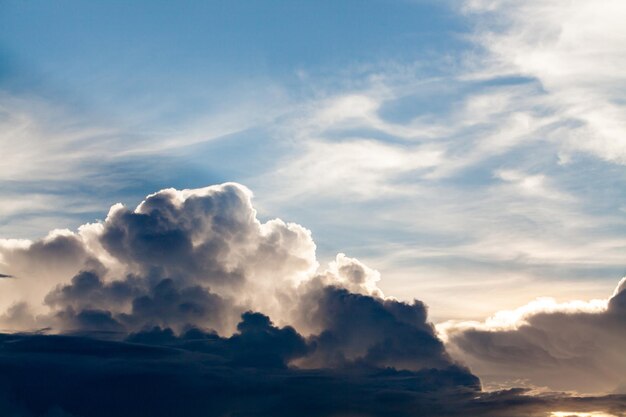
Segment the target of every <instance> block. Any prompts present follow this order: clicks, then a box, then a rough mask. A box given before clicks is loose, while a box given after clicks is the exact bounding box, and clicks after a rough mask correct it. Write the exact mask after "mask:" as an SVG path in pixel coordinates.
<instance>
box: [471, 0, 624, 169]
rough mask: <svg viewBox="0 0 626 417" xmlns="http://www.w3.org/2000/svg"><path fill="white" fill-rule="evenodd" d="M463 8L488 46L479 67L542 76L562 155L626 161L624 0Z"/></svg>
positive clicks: (489, 4) (559, 0)
mask: <svg viewBox="0 0 626 417" xmlns="http://www.w3.org/2000/svg"><path fill="white" fill-rule="evenodd" d="M465 8H466V11H467V12H469V16H471V17H472V18H474V20H475V22H477V27H478V33H477V34H476V35H475V39H476V40H477V41H478V43H479V44H480V45H482V46H483V47H484V48H485V50H486V52H487V57H484V58H483V59H482V61H481V65H482V68H481V69H479V72H482V73H483V74H485V75H488V76H493V75H494V74H500V75H519V76H525V77H532V78H534V79H536V80H538V81H539V82H540V83H541V85H542V87H543V89H544V91H545V94H543V95H542V97H540V99H541V100H542V101H543V102H544V103H545V105H547V106H548V107H550V108H552V109H553V110H554V111H555V114H556V115H558V118H559V119H560V123H559V124H560V128H559V129H557V130H554V131H553V132H552V133H551V134H550V136H551V138H552V140H555V141H558V142H559V144H560V146H561V152H562V153H563V154H564V155H568V154H571V153H580V152H582V153H588V154H591V155H594V156H596V157H599V158H602V159H604V160H607V161H611V162H613V163H617V164H622V165H623V164H624V163H626V142H625V141H624V132H625V131H626V125H624V122H623V114H624V111H625V110H626V109H625V108H624V105H623V103H622V100H621V97H620V95H621V94H620V91H622V90H623V88H624V85H625V84H626V78H625V77H624V73H623V71H621V68H622V67H623V66H624V63H625V62H626V54H625V53H624V49H623V48H622V47H621V45H622V44H623V42H624V40H625V39H626V31H624V28H623V25H621V22H622V21H623V19H624V17H625V16H626V7H625V6H624V3H623V2H621V1H619V0H610V1H605V2H603V3H602V5H598V4H595V3H593V2H589V1H586V0H575V1H568V0H549V1H541V0H532V1H526V2H523V3H521V2H514V1H509V0H503V1H480V0H479V1H476V0H471V1H466V2H465ZM564 121H570V123H569V124H567V123H563V122H564Z"/></svg>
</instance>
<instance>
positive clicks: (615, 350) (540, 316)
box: [447, 280, 626, 393]
mask: <svg viewBox="0 0 626 417" xmlns="http://www.w3.org/2000/svg"><path fill="white" fill-rule="evenodd" d="M625 282H626V280H622V281H621V282H620V285H619V286H618V288H617V289H616V291H615V293H614V294H613V296H612V297H611V298H610V299H609V300H608V302H606V303H605V304H604V306H602V305H598V306H595V307H594V308H591V306H592V305H591V303H588V304H585V303H579V304H578V305H576V304H572V303H570V305H569V306H568V305H558V304H556V305H548V306H547V307H541V304H539V305H537V306H536V307H534V308H530V309H529V310H528V312H526V313H525V314H524V316H523V318H521V319H518V323H517V324H516V325H515V326H513V327H503V326H499V325H495V324H491V326H490V325H489V324H478V323H476V324H456V325H453V326H452V327H451V328H448V329H447V332H448V336H449V338H450V342H449V347H450V348H451V349H452V351H453V352H454V353H455V354H456V355H457V356H458V357H460V358H463V360H464V361H466V362H467V363H469V364H470V365H471V367H472V369H474V370H475V371H477V372H479V374H480V375H483V376H485V378H486V379H487V380H488V381H489V382H493V383H494V384H497V383H508V384H510V383H512V382H513V381H514V380H515V379H517V380H518V383H519V381H524V380H525V381H526V382H527V383H529V384H531V385H534V386H538V387H542V386H549V387H551V388H553V389H560V390H575V391H578V392H586V393H589V392H611V391H620V390H622V389H623V388H621V387H623V386H624V382H626V379H625V377H624V375H626V357H625V356H624V350H625V349H626V291H624V286H625V285H624V283H625ZM596 304H599V303H596Z"/></svg>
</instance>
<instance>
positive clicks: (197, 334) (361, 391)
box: [0, 183, 624, 417]
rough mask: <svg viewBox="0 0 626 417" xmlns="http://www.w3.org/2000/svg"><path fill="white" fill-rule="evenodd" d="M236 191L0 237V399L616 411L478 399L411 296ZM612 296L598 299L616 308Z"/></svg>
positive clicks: (502, 397)
mask: <svg viewBox="0 0 626 417" xmlns="http://www.w3.org/2000/svg"><path fill="white" fill-rule="evenodd" d="M251 197H252V195H251V193H250V191H249V190H248V189H246V188H245V187H243V186H240V185H238V184H234V183H227V184H222V185H218V186H211V187H206V188H202V189H196V190H182V191H179V190H174V189H167V190H162V191H160V192H157V193H155V194H152V195H149V196H148V197H146V199H145V200H144V201H143V202H142V203H141V204H139V205H138V206H137V207H136V208H135V209H134V210H130V209H128V208H126V207H124V206H122V205H120V204H117V205H114V206H113V207H112V208H111V210H110V211H109V213H108V215H107V217H106V219H105V220H104V221H103V222H99V223H93V224H87V225H84V226H81V227H80V228H79V229H78V231H77V232H72V231H67V230H62V231H59V230H57V231H53V232H51V233H50V234H49V235H48V236H46V237H45V238H43V239H40V240H37V241H34V242H31V241H15V240H3V241H0V256H1V258H0V261H1V265H0V268H1V269H2V271H7V272H6V274H5V275H9V274H10V275H14V276H15V277H16V278H15V279H11V280H2V282H0V285H3V286H5V287H4V288H3V289H4V290H6V291H3V294H9V298H6V299H4V300H3V301H5V308H4V312H3V313H2V314H1V315H0V324H1V327H2V328H3V329H4V331H5V332H6V331H11V333H8V332H7V333H5V334H0V407H2V409H3V410H8V411H7V412H11V413H12V414H11V415H13V416H20V417H22V416H24V417H30V416H54V415H56V416H75V417H81V416H82V417H87V416H89V417H90V416H95V417H97V416H109V415H117V416H139V415H146V416H147V415H150V416H165V415H173V414H177V415H189V416H193V415H202V416H213V415H215V416H223V415H249V416H252V415H255V416H267V415H272V416H281V415H294V414H298V415H310V416H328V415H359V416H360V415H363V416H366V415H367V416H383V415H390V414H393V415H399V416H403V415H407V416H408V415H415V413H416V412H418V413H419V414H420V415H424V416H446V415H449V416H457V415H458V416H461V415H468V413H469V414H471V415H476V416H481V415H485V416H499V415H504V414H502V413H503V412H506V414H505V415H508V416H510V415H520V416H521V415H524V416H529V415H531V416H532V415H537V416H539V415H545V411H546V410H548V409H549V407H553V406H555V405H554V404H561V403H563V404H567V405H568V408H567V409H572V410H589V409H591V408H590V407H597V406H600V407H601V409H603V410H604V409H607V410H608V409H611V408H615V407H617V408H620V407H622V408H623V405H624V398H623V397H620V396H616V397H614V398H613V397H611V398H609V399H607V398H605V397H602V398H600V397H599V398H596V399H593V401H592V402H591V403H590V404H585V405H580V404H577V403H576V401H577V399H576V398H575V397H568V396H563V395H556V394H555V395H554V396H553V397H552V398H551V399H550V401H547V400H545V399H541V400H539V399H537V398H534V397H530V396H528V395H527V392H526V391H523V390H513V391H502V392H499V393H483V392H481V383H480V380H479V379H478V377H476V376H475V375H474V374H473V373H472V372H471V371H470V370H469V369H467V368H466V367H465V366H463V365H461V364H460V363H458V362H456V361H455V360H454V359H453V358H452V357H451V356H450V354H449V353H448V352H447V350H446V347H445V345H444V343H443V342H442V341H441V340H440V339H439V337H438V336H437V333H436V331H435V328H434V326H433V325H432V324H430V323H429V322H428V319H427V309H426V306H425V305H424V304H423V303H422V302H421V301H418V300H414V301H412V302H410V303H407V302H401V301H398V300H396V299H394V298H391V297H385V295H384V294H383V292H382V291H381V290H380V289H379V288H378V286H377V283H378V281H379V280H380V274H379V273H378V272H377V271H375V270H373V269H371V268H369V267H368V266H366V265H365V264H363V263H362V262H360V261H358V260H357V259H354V258H350V257H348V256H346V255H344V254H338V255H337V257H336V258H335V260H334V261H332V262H331V263H330V264H329V265H328V267H327V268H325V269H323V268H319V264H318V262H317V259H316V255H315V244H314V242H313V240H312V238H311V233H310V232H309V231H308V230H306V229H305V228H303V227H301V226H299V225H297V224H292V223H285V222H283V221H281V220H278V219H275V220H270V221H267V222H265V223H262V222H260V221H259V220H258V219H257V216H256V211H255V209H254V208H253V206H252V204H251ZM622 286H623V285H622ZM620 288H621V287H620ZM619 294H621V293H619ZM619 294H618V295H619ZM618 295H616V296H615V297H614V298H613V299H612V301H611V302H610V303H609V309H617V310H619V311H622V310H624V306H622V305H621V304H620V303H621V302H618V301H613V300H618V298H616V297H618ZM7 299H8V300H9V301H10V302H9V303H6V300H7ZM516 413H517V414H516Z"/></svg>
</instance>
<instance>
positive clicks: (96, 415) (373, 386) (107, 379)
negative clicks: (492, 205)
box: [0, 313, 626, 417]
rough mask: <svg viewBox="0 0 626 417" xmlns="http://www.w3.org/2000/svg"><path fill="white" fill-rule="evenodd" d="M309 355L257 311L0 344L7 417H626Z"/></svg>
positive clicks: (601, 402) (427, 372) (614, 406)
mask: <svg viewBox="0 0 626 417" xmlns="http://www.w3.org/2000/svg"><path fill="white" fill-rule="evenodd" d="M308 349H311V345H308V346H307V343H306V341H305V340H304V338H302V337H301V336H300V335H298V334H297V333H296V332H295V330H293V329H292V328H288V327H287V328H277V327H275V326H273V325H272V324H271V323H270V321H269V319H268V318H267V317H265V316H263V315H260V314H258V313H246V314H244V315H243V318H242V321H241V323H240V325H239V331H238V332H237V333H236V334H235V335H233V336H231V337H229V338H224V337H220V336H218V335H217V334H215V333H206V332H203V331H200V330H197V329H190V330H188V331H187V332H185V333H183V334H182V335H180V336H176V335H175V334H174V333H173V332H172V331H171V330H168V329H165V330H163V329H158V328H156V329H152V330H150V331H146V332H141V333H136V334H132V335H130V336H128V337H127V339H126V340H125V341H105V340H98V339H94V338H87V337H76V336H46V335H25V334H13V335H1V336H0V408H2V409H3V411H5V412H7V413H9V414H7V415H9V416H12V417H35V416H52V415H71V416H76V417H105V416H106V417H109V416H116V417H126V416H128V417H142V416H146V417H161V416H174V415H176V416H185V417H194V416H202V417H211V416H226V415H228V416H259V417H260V416H272V417H281V416H294V415H298V416H311V417H313V416H319V417H323V416H398V417H402V416H407V417H408V416H417V415H418V416H423V417H430V416H432V417H435V416H437V417H445V416H473V417H481V416H485V417H487V416H492V417H505V416H507V417H522V416H524V417H535V416H537V417H539V416H542V417H543V416H546V415H549V413H548V412H549V411H551V410H563V409H566V410H573V411H581V412H582V411H590V410H605V411H610V412H613V413H615V415H623V414H620V413H621V412H622V411H623V410H624V409H625V407H626V398H625V397H624V396H608V397H600V398H598V397H590V398H576V397H567V396H564V395H561V394H551V395H547V394H546V395H544V396H542V397H533V396H529V395H525V394H526V392H525V391H523V390H509V391H503V392H497V393H481V392H480V391H479V388H478V386H477V379H476V378H475V377H472V376H471V374H468V373H467V372H466V371H464V370H463V369H460V368H458V367H454V366H451V367H449V368H446V369H423V370H420V371H399V370H396V369H393V368H371V367H366V366H352V367H349V368H335V369H330V368H326V369H296V368H292V367H288V366H287V362H288V361H289V360H290V359H292V358H295V357H298V356H301V355H306V354H307V353H308ZM2 399H4V403H3V402H2ZM54 413H59V414H54ZM60 413H63V414H60Z"/></svg>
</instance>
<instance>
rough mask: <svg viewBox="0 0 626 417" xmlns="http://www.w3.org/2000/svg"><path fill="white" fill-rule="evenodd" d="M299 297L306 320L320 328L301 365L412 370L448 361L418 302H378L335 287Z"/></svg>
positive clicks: (373, 298)
mask: <svg viewBox="0 0 626 417" xmlns="http://www.w3.org/2000/svg"><path fill="white" fill-rule="evenodd" d="M304 300H305V303H308V306H309V308H308V309H307V310H306V311H307V313H308V314H310V315H311V316H310V319H311V320H312V321H313V322H314V323H317V324H318V325H319V326H320V327H321V328H322V329H323V330H322V332H321V333H320V334H319V335H316V336H315V337H314V342H315V344H316V346H317V349H316V351H315V354H314V355H312V357H311V358H307V361H305V362H306V363H310V364H315V365H318V366H319V365H321V366H328V365H331V366H338V365H341V364H346V363H366V364H369V365H372V366H379V367H396V368H399V369H413V370H417V369H422V368H424V367H437V368H440V367H446V366H450V365H451V360H450V358H449V357H448V355H447V354H446V352H445V349H444V346H443V343H442V342H441V341H440V340H439V339H438V338H437V336H436V335H435V333H434V329H433V327H432V325H430V323H428V322H427V321H426V315H427V314H426V308H425V306H424V304H423V303H421V302H420V301H414V302H413V304H406V303H402V302H399V301H395V300H382V299H379V298H375V297H371V296H365V295H361V294H354V293H351V292H349V291H348V290H346V289H343V288H337V287H324V288H322V289H320V290H319V293H317V292H315V291H311V293H310V294H308V295H307V297H305V298H304Z"/></svg>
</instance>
